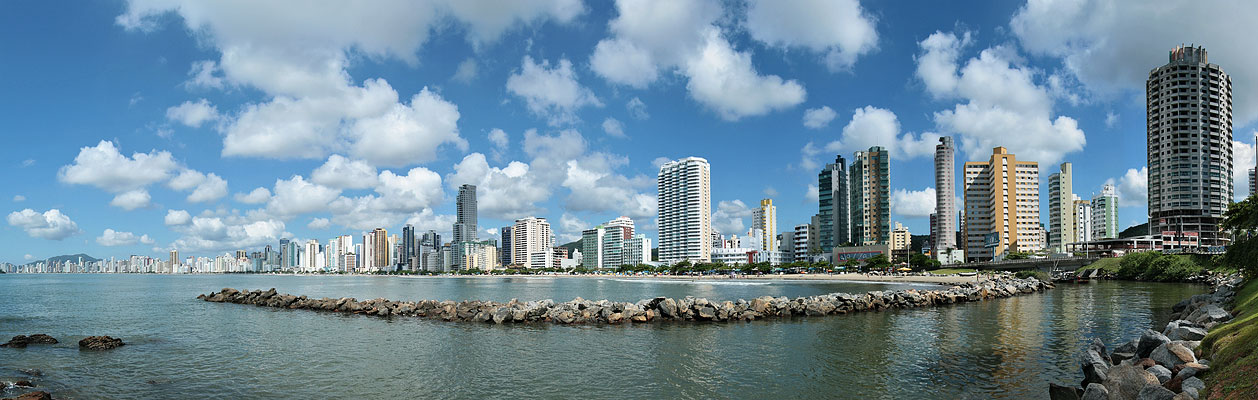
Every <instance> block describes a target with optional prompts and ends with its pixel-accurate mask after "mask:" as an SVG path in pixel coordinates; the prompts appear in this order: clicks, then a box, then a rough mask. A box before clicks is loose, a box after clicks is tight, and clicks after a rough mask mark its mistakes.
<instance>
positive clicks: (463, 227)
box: [454, 184, 476, 243]
mask: <svg viewBox="0 0 1258 400" xmlns="http://www.w3.org/2000/svg"><path fill="white" fill-rule="evenodd" d="M454 207H455V211H454V243H460V242H475V241H476V185H469V184H464V185H462V186H459V196H458V198H457V199H456V200H455V203H454Z"/></svg>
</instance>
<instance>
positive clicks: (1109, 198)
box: [1091, 183, 1119, 240]
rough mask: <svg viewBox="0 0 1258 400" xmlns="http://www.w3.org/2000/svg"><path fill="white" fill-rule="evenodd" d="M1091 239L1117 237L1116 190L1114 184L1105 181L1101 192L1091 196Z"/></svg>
mask: <svg viewBox="0 0 1258 400" xmlns="http://www.w3.org/2000/svg"><path fill="white" fill-rule="evenodd" d="M1091 212H1092V239H1091V240H1100V239H1114V238H1117V237H1118V233H1119V230H1118V192H1117V191H1115V190H1114V184H1112V183H1106V184H1105V186H1102V187H1101V193H1098V194H1097V195H1095V196H1092V204H1091Z"/></svg>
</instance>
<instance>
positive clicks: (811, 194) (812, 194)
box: [804, 183, 821, 203]
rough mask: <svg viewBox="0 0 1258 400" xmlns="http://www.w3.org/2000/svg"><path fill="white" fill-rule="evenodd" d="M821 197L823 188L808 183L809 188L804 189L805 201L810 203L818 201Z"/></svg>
mask: <svg viewBox="0 0 1258 400" xmlns="http://www.w3.org/2000/svg"><path fill="white" fill-rule="evenodd" d="M820 197H821V190H820V189H819V188H818V187H817V185H814V184H811V183H809V184H808V188H807V189H805V190H804V201H806V202H808V203H816V202H817V201H819V199H820Z"/></svg>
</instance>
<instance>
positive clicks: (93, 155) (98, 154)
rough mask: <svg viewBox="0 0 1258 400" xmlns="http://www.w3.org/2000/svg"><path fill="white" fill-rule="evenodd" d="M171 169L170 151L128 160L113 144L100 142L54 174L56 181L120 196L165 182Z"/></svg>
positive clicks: (141, 155)
mask: <svg viewBox="0 0 1258 400" xmlns="http://www.w3.org/2000/svg"><path fill="white" fill-rule="evenodd" d="M175 168H176V163H175V159H174V158H173V157H171V155H170V152H166V151H161V152H159V151H156V150H153V151H151V152H148V153H135V154H132V155H131V156H130V157H128V156H125V155H123V154H122V153H121V152H119V151H118V148H117V147H115V146H114V143H113V142H109V141H104V140H102V141H100V143H99V144H97V145H96V146H94V147H83V148H81V149H79V155H78V156H76V157H74V163H73V164H70V165H66V166H63V167H61V169H60V170H58V171H57V180H59V181H61V182H64V183H70V184H78V185H92V186H96V187H97V188H100V189H103V190H105V191H109V192H113V193H120V192H126V191H130V190H136V189H140V188H143V187H145V186H148V185H150V184H152V183H156V182H160V181H163V180H166V179H167V178H169V177H170V174H171V172H172V171H173V170H174V169H175Z"/></svg>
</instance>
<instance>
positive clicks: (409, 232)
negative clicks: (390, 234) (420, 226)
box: [398, 224, 419, 270]
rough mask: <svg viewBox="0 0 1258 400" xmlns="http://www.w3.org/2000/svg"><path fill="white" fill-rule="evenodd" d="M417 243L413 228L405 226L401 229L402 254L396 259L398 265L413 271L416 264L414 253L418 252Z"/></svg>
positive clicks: (408, 225)
mask: <svg viewBox="0 0 1258 400" xmlns="http://www.w3.org/2000/svg"><path fill="white" fill-rule="evenodd" d="M418 245H419V244H418V243H417V242H415V227H414V226H412V225H411V224H406V226H404V227H402V254H400V255H399V257H398V264H400V265H403V268H404V269H407V270H414V269H415V268H416V267H415V264H417V261H418V259H417V257H416V253H415V251H416V250H418Z"/></svg>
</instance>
